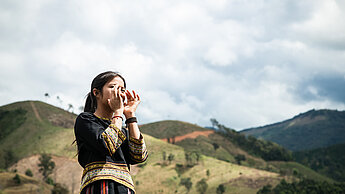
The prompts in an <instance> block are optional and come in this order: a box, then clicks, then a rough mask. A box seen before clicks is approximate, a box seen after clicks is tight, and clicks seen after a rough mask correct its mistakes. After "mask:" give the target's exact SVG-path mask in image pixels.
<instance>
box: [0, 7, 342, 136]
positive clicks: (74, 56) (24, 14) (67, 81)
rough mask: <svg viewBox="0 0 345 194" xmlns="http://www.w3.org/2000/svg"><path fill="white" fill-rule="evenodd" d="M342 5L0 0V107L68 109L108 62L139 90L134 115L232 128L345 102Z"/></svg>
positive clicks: (145, 120)
mask: <svg viewBox="0 0 345 194" xmlns="http://www.w3.org/2000/svg"><path fill="white" fill-rule="evenodd" d="M344 5H345V4H344V3H341V2H340V1H321V0H320V1H287V0H286V1H261V0H257V1H237V0H232V1H223V0H216V1H210V0H204V1H191V2H186V1H173V2H172V1H159V2H157V1H150V0H148V1H145V2H142V1H111V0H106V1H102V2H95V1H89V0H87V1H75V0H74V1H68V2H65V1H57V0H49V1H41V0H31V1H26V2H19V1H1V3H0V9H1V11H0V35H1V36H0V67H1V71H0V76H1V77H2V80H4V81H2V82H1V83H0V104H1V105H3V104H7V103H11V102H14V101H18V100H28V99H33V100H36V99H38V100H45V101H47V102H49V103H52V104H55V105H57V106H62V107H65V108H67V107H68V104H73V106H74V107H75V108H76V109H77V108H78V107H80V106H82V105H83V104H84V100H85V98H84V97H85V95H86V94H87V93H88V92H89V90H90V88H89V87H90V84H91V81H92V79H93V78H94V77H95V76H96V75H97V74H98V73H100V72H102V71H106V70H115V71H119V72H120V73H121V74H122V75H123V76H124V77H125V78H126V81H127V83H128V89H133V90H136V91H137V92H138V93H139V94H140V96H141V97H142V100H143V101H142V103H141V105H140V108H139V109H138V115H139V116H140V121H141V122H142V123H148V122H154V121H158V120H163V119H177V120H183V121H187V122H191V123H197V124H199V125H201V126H205V125H210V122H209V119H210V118H211V117H213V118H216V119H218V120H219V121H220V122H221V123H223V124H225V125H227V126H229V127H233V128H236V129H242V128H246V127H253V126H258V125H264V124H269V123H272V122H278V121H281V120H284V119H288V118H291V117H292V116H294V115H296V114H298V113H300V112H305V111H308V110H309V109H312V108H315V109H318V108H332V109H345V107H344V104H345V102H344V93H343V92H342V90H340V89H338V88H341V86H342V85H343V84H344V76H345V64H344V63H343V61H345V55H344V54H343V53H344V48H345V47H344V45H345V44H344V40H345V39H344V34H345V27H344V25H342V23H341V21H342V18H344V13H345V12H344V11H345V6H344ZM44 93H49V94H50V96H51V98H49V99H46V98H45V97H44ZM57 96H59V98H60V99H62V100H63V102H62V103H60V102H58V101H57V100H56V99H57Z"/></svg>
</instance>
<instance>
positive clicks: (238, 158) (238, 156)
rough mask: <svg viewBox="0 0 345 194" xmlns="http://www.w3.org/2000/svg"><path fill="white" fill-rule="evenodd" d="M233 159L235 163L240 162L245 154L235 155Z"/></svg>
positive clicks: (244, 157) (244, 158)
mask: <svg viewBox="0 0 345 194" xmlns="http://www.w3.org/2000/svg"><path fill="white" fill-rule="evenodd" d="M235 160H236V162H237V164H241V161H244V160H246V156H245V155H243V154H238V155H236V156H235Z"/></svg>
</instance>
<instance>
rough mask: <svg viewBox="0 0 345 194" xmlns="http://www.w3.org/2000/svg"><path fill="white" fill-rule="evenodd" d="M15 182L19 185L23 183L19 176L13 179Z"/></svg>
mask: <svg viewBox="0 0 345 194" xmlns="http://www.w3.org/2000/svg"><path fill="white" fill-rule="evenodd" d="M13 181H14V182H15V183H16V184H18V185H19V184H20V183H21V182H22V180H21V179H20V176H19V175H18V174H16V176H14V177H13Z"/></svg>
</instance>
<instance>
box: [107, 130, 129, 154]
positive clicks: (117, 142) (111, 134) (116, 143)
mask: <svg viewBox="0 0 345 194" xmlns="http://www.w3.org/2000/svg"><path fill="white" fill-rule="evenodd" d="M102 136H103V138H104V140H105V142H106V145H107V148H108V150H109V153H110V155H113V154H114V153H115V152H116V150H117V149H118V148H119V147H120V146H121V144H122V142H123V141H124V140H125V139H126V136H125V135H124V134H123V132H122V131H121V130H120V129H118V128H117V127H116V126H115V125H113V124H110V125H109V127H108V128H106V129H105V130H104V132H103V133H102Z"/></svg>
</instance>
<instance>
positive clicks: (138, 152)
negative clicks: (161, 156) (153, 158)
mask: <svg viewBox="0 0 345 194" xmlns="http://www.w3.org/2000/svg"><path fill="white" fill-rule="evenodd" d="M128 144H129V154H130V157H131V160H132V161H133V162H134V163H141V162H144V161H145V160H146V159H147V156H148V153H147V149H146V144H145V141H144V138H143V136H142V135H141V134H140V138H139V139H135V138H133V137H129V143H128Z"/></svg>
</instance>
